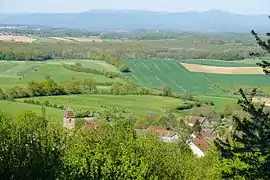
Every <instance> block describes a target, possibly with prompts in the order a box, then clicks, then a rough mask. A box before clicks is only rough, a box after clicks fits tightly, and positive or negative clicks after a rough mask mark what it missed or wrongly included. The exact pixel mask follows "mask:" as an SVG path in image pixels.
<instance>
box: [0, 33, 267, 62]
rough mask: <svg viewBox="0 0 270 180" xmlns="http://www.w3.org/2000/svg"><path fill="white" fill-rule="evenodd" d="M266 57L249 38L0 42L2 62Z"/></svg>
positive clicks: (214, 37) (212, 37) (196, 36)
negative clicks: (107, 57) (110, 57)
mask: <svg viewBox="0 0 270 180" xmlns="http://www.w3.org/2000/svg"><path fill="white" fill-rule="evenodd" d="M251 52H253V53H254V54H260V55H261V56H263V55H265V52H264V51H262V50H261V49H260V48H258V47H257V45H256V41H255V40H254V39H252V38H250V37H247V36H245V35H233V36H222V35H221V36H203V35H195V36H193V35H192V36H189V35H183V36H181V38H178V39H175V40H155V41H153V40H152V41H151V40H149V41H136V40H127V41H106V40H105V41H103V42H84V43H83V42H80V43H75V42H73V43H65V42H58V43H38V42H35V43H31V44H24V43H15V42H0V59H1V60H21V61H22V60H30V61H33V60H47V59H54V58H65V59H68V58H79V59H89V58H92V57H91V56H93V54H97V53H100V55H102V57H97V56H95V58H98V60H100V59H102V58H104V55H105V56H106V55H110V56H111V55H113V56H114V57H113V58H115V57H117V58H120V59H124V58H137V59H140V58H144V59H145V58H173V59H220V60H229V61H232V60H241V59H244V58H249V57H250V53H251Z"/></svg>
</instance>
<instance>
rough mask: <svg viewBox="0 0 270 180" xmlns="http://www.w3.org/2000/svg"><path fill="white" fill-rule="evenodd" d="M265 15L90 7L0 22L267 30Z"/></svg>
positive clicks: (109, 27)
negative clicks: (82, 10)
mask: <svg viewBox="0 0 270 180" xmlns="http://www.w3.org/2000/svg"><path fill="white" fill-rule="evenodd" d="M267 18H268V17H267V15H239V14H231V13H227V12H223V11H218V10H210V11H205V12H193V11H192V12H181V13H166V12H149V11H133V10H132V11H131V10H121V11H114V10H102V11H101V10H94V11H86V12H82V13H35V14H13V15H12V14H10V15H4V14H0V24H26V25H40V26H50V27H58V28H84V29H89V30H92V31H93V30H94V31H102V30H103V31H105V30H107V31H115V30H123V31H129V30H134V29H140V28H142V29H166V30H179V31H193V32H209V31H211V32H213V31H214V32H215V31H217V32H249V31H250V30H251V29H256V30H257V31H267V30H268V26H267V24H266V23H265V22H266V21H267Z"/></svg>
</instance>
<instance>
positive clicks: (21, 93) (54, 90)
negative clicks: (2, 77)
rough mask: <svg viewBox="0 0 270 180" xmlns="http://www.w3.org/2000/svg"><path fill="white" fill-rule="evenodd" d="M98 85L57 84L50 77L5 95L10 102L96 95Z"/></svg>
mask: <svg viewBox="0 0 270 180" xmlns="http://www.w3.org/2000/svg"><path fill="white" fill-rule="evenodd" d="M96 92H97V89H96V83H95V81H94V80H92V79H86V80H84V81H77V80H74V81H64V82H63V83H61V84H57V83H56V82H55V81H54V80H52V79H51V78H50V77H47V78H46V79H45V80H43V81H41V82H29V83H28V85H27V86H26V87H21V86H15V87H11V88H9V89H7V91H6V92H5V93H4V92H2V94H3V97H6V98H8V99H10V100H12V99H15V98H25V97H37V96H59V95H66V94H81V93H96Z"/></svg>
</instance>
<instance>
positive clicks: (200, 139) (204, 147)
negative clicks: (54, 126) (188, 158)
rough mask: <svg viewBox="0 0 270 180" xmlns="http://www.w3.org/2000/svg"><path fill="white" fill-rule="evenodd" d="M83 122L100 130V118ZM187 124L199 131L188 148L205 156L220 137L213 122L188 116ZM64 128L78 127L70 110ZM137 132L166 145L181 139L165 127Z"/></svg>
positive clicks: (194, 133)
mask: <svg viewBox="0 0 270 180" xmlns="http://www.w3.org/2000/svg"><path fill="white" fill-rule="evenodd" d="M83 121H84V124H83V126H82V127H83V128H86V129H92V130H96V129H98V118H96V117H87V118H83ZM185 122H186V125H188V126H189V127H190V128H193V127H194V126H198V129H199V130H197V132H192V134H190V136H189V139H188V141H187V144H188V146H189V147H190V149H191V150H192V152H193V153H194V155H196V156H197V157H203V156H205V153H206V152H207V151H208V150H209V149H210V148H211V145H212V143H213V140H215V139H216V138H217V137H218V135H217V133H216V132H215V130H214V129H212V128H211V127H212V125H211V122H210V121H209V119H208V118H206V117H199V116H186V117H185ZM63 126H64V127H65V128H67V129H73V128H75V126H76V116H75V112H74V111H73V110H71V109H70V108H68V109H67V110H66V111H65V112H64V117H63ZM136 132H137V133H150V134H154V135H156V136H157V137H159V138H160V140H161V141H163V142H165V143H172V142H176V141H178V140H179V139H180V137H179V135H178V133H177V132H174V131H172V130H167V129H166V127H163V126H149V127H147V128H146V129H136Z"/></svg>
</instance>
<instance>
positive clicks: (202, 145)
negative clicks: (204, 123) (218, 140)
mask: <svg viewBox="0 0 270 180" xmlns="http://www.w3.org/2000/svg"><path fill="white" fill-rule="evenodd" d="M192 142H193V143H194V144H195V145H196V146H197V147H198V148H199V149H200V150H202V151H203V152H205V151H207V150H208V149H209V148H210V144H209V142H208V141H207V140H205V139H199V138H194V139H192Z"/></svg>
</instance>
